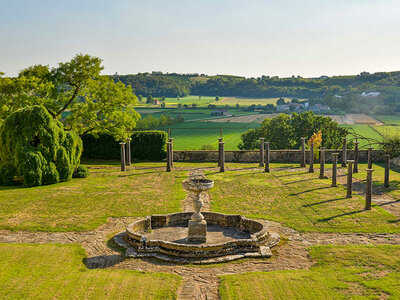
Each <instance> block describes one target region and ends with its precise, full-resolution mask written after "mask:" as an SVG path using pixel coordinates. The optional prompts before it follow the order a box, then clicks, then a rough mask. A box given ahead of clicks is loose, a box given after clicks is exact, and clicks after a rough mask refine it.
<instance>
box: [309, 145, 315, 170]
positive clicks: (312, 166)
mask: <svg viewBox="0 0 400 300" xmlns="http://www.w3.org/2000/svg"><path fill="white" fill-rule="evenodd" d="M308 173H314V144H313V143H311V145H310V167H309V168H308Z"/></svg>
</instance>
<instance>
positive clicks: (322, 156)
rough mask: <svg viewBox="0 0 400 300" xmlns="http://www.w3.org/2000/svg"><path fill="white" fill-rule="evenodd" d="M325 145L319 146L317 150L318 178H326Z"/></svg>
mask: <svg viewBox="0 0 400 300" xmlns="http://www.w3.org/2000/svg"><path fill="white" fill-rule="evenodd" d="M325 149H326V148H325V147H321V148H320V151H319V179H326V178H327V177H326V176H325Z"/></svg>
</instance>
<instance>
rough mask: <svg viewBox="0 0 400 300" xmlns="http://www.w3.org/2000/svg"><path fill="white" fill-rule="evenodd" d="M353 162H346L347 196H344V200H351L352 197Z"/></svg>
mask: <svg viewBox="0 0 400 300" xmlns="http://www.w3.org/2000/svg"><path fill="white" fill-rule="evenodd" d="M353 162H354V160H348V161H347V195H346V198H351V197H352V195H353Z"/></svg>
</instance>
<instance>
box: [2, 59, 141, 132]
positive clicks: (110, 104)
mask: <svg viewBox="0 0 400 300" xmlns="http://www.w3.org/2000/svg"><path fill="white" fill-rule="evenodd" d="M102 70H103V66H102V60H101V59H100V58H98V57H93V56H90V55H83V54H78V55H76V56H75V57H74V58H72V59H71V60H70V61H68V62H65V63H59V65H58V66H57V67H55V68H51V69H50V68H49V66H45V65H35V66H32V67H28V68H26V69H24V70H22V71H21V72H20V73H19V75H18V77H16V78H5V77H1V78H0V120H4V119H5V118H6V117H7V116H8V115H10V114H11V113H12V112H14V111H16V110H18V109H20V108H24V107H26V106H31V105H43V106H44V107H45V108H46V109H47V111H48V113H49V114H50V115H51V116H52V117H53V118H54V119H59V120H61V121H62V122H63V123H64V126H65V129H66V130H74V131H76V132H78V133H79V135H84V134H86V133H89V132H90V133H92V134H98V133H109V134H112V135H113V136H114V137H115V138H116V139H122V138H124V137H125V136H126V135H127V132H128V131H130V130H132V129H133V128H134V127H135V125H136V121H137V120H138V119H139V114H138V113H136V112H135V110H134V105H135V103H136V100H137V98H136V96H135V95H134V94H133V93H132V89H131V87H130V86H127V85H125V84H123V83H122V82H114V80H113V79H111V78H110V77H109V76H103V75H100V72H101V71H102Z"/></svg>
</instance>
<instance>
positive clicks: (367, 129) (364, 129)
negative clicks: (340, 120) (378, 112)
mask: <svg viewBox="0 0 400 300" xmlns="http://www.w3.org/2000/svg"><path fill="white" fill-rule="evenodd" d="M340 127H344V128H352V129H353V130H354V131H355V133H356V134H359V135H361V136H363V137H366V138H371V139H375V140H377V141H382V138H383V137H382V135H381V134H380V133H378V132H376V131H375V130H374V129H373V128H372V127H371V126H369V125H366V124H352V125H340ZM377 127H382V126H374V128H377ZM347 138H349V139H354V133H353V131H352V130H350V131H349V135H348V136H347ZM359 142H360V145H359V147H361V148H364V149H365V148H366V147H367V146H369V143H368V141H366V140H359ZM372 147H374V148H376V147H378V146H377V145H372Z"/></svg>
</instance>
